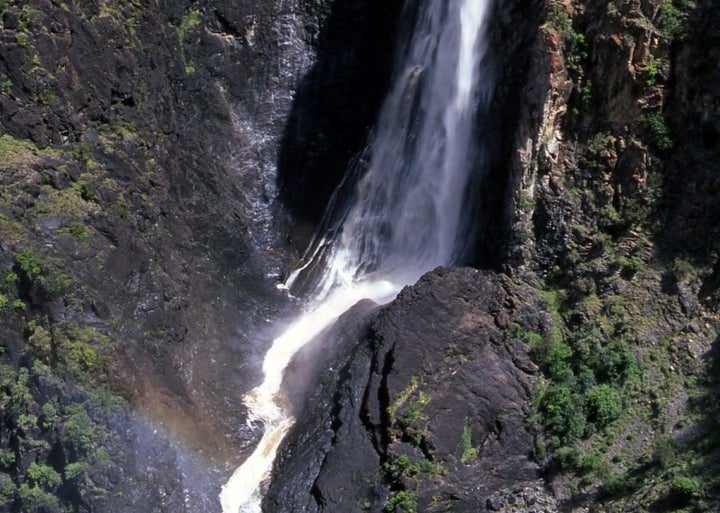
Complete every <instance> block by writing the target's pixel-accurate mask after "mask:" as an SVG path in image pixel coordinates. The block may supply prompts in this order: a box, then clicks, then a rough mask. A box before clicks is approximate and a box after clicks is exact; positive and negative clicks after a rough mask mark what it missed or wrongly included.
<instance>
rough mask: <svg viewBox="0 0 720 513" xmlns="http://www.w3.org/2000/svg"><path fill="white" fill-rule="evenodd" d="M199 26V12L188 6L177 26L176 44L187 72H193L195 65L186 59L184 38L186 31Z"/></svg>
mask: <svg viewBox="0 0 720 513" xmlns="http://www.w3.org/2000/svg"><path fill="white" fill-rule="evenodd" d="M199 26H200V13H199V12H198V10H197V9H194V8H190V9H188V10H187V11H186V12H185V16H183V19H182V21H181V22H180V25H179V26H178V28H177V44H178V48H180V53H181V55H182V60H183V62H185V72H186V73H188V74H192V73H195V66H194V65H193V64H192V63H190V62H188V61H187V58H186V56H185V38H186V37H187V35H188V33H189V32H190V31H192V30H194V29H196V28H197V27H199Z"/></svg>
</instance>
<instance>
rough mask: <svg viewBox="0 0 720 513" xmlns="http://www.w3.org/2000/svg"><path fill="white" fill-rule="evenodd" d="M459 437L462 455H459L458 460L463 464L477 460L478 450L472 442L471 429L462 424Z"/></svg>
mask: <svg viewBox="0 0 720 513" xmlns="http://www.w3.org/2000/svg"><path fill="white" fill-rule="evenodd" d="M460 438H461V442H462V455H461V456H460V462H461V463H462V464H463V465H467V464H468V463H472V462H473V461H475V460H477V457H478V451H477V449H476V448H475V447H474V446H473V444H472V429H471V428H470V426H468V425H465V426H463V430H462V435H461V437H460Z"/></svg>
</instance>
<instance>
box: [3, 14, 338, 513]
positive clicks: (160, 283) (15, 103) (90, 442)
mask: <svg viewBox="0 0 720 513" xmlns="http://www.w3.org/2000/svg"><path fill="white" fill-rule="evenodd" d="M326 8H327V6H324V5H323V4H322V3H321V2H315V3H312V2H309V3H302V5H300V3H292V2H286V3H284V4H283V5H267V4H266V3H258V2H237V1H227V2H224V1H223V2H192V3H191V2H157V3H153V4H152V5H150V4H147V3H144V2H143V3H141V2H93V1H79V2H54V1H53V2H51V1H43V0H38V1H32V2H14V1H4V2H0V11H1V12H2V18H1V19H2V23H3V33H2V36H3V39H2V42H1V43H0V78H1V79H2V96H1V97H0V126H1V127H2V137H1V138H0V153H1V158H2V164H0V166H1V167H2V174H1V176H0V181H1V182H2V193H1V194H2V196H1V200H0V213H1V217H0V249H1V251H0V272H1V275H2V286H1V287H0V289H1V290H0V315H1V316H2V322H0V326H1V327H0V337H1V339H2V350H1V351H0V359H1V362H0V363H1V364H2V372H3V374H2V376H3V377H2V398H3V399H2V401H3V402H2V404H3V418H2V426H0V446H1V449H2V454H3V458H2V463H0V471H2V475H1V476H0V479H2V483H3V487H2V489H3V492H2V496H1V497H0V504H2V506H0V509H3V510H5V509H4V508H10V509H11V510H13V511H15V510H17V511H20V510H23V511H30V510H33V511H35V509H33V508H45V509H48V508H49V509H50V510H58V508H60V507H65V506H67V507H72V508H75V509H76V510H79V511H106V510H112V511H130V510H136V511H184V510H185V509H186V508H190V509H191V510H197V509H198V508H201V507H209V508H211V509H215V508H216V507H218V506H217V499H216V495H217V491H218V490H217V489H218V487H219V485H220V484H221V483H222V481H223V477H224V473H218V474H217V475H214V476H211V477H208V475H209V473H210V472H211V471H210V470H208V469H215V468H222V469H223V470H226V468H225V467H224V465H225V463H226V461H227V462H230V463H231V464H234V463H236V462H237V460H238V458H239V457H240V452H241V451H240V450H239V449H238V446H242V443H243V441H244V440H245V439H246V438H248V437H249V436H250V435H248V434H245V433H244V432H242V431H241V430H239V429H238V426H242V425H244V424H243V422H242V417H243V411H242V410H241V409H240V408H230V409H228V408H227V405H226V402H225V401H226V400H227V399H228V392H227V390H240V389H244V388H248V386H249V385H248V383H250V382H252V380H253V379H254V377H255V376H256V373H257V367H256V365H255V363H256V359H257V358H258V357H259V355H260V354H262V352H263V350H264V348H263V347H262V344H261V343H259V344H257V345H256V343H255V342H254V341H253V340H250V339H249V338H248V337H247V333H248V332H252V331H254V328H252V327H251V326H254V325H256V324H264V323H265V322H266V321H265V319H266V318H267V317H268V316H269V315H270V313H269V312H270V311H272V310H273V309H275V308H281V307H282V304H283V300H282V297H281V296H280V295H279V294H278V293H277V292H276V291H275V289H274V282H275V278H274V277H275V276H277V275H279V274H280V273H281V272H282V268H283V260H284V258H285V257H284V256H281V253H282V248H281V246H280V243H279V242H278V241H279V240H281V239H282V238H283V237H282V236H280V235H276V234H279V233H281V231H282V230H281V228H279V226H282V225H283V222H284V221H283V219H284V217H283V215H282V214H281V213H280V211H281V209H280V208H278V207H276V204H275V203H274V198H275V192H274V190H275V187H276V185H275V179H276V174H275V162H276V154H277V151H278V150H277V148H278V144H279V140H280V136H281V135H282V130H283V126H284V122H285V118H286V116H287V114H288V111H289V108H290V103H291V100H292V94H293V90H294V88H295V87H296V85H297V81H298V80H299V78H300V77H301V76H302V74H303V73H304V71H306V69H307V68H308V66H309V65H310V64H311V62H312V61H311V54H310V51H309V49H310V47H311V44H312V41H313V37H314V34H315V33H316V32H317V30H318V25H319V24H320V22H321V19H322V13H321V11H323V10H324V9H326ZM275 210H277V212H276V214H277V215H273V214H272V212H273V211H275ZM276 222H277V224H275V223H276ZM260 342H262V341H260ZM218 362H219V363H218ZM109 391H111V392H113V393H114V394H120V395H121V396H122V397H123V398H124V399H125V400H127V401H128V402H129V403H130V404H133V405H134V406H136V407H138V408H139V410H140V411H143V412H145V414H146V415H147V417H148V420H147V422H146V421H140V420H138V418H137V417H132V418H130V417H128V416H127V415H126V413H123V412H126V411H127V407H126V406H127V403H126V406H122V403H117V402H114V401H115V400H116V399H113V400H108V398H109V397H112V396H111V395H110V394H109ZM6 404H8V405H9V406H8V408H7V409H5V405H6ZM146 423H147V424H149V426H150V427H146V425H145V424H146ZM154 432H155V433H154ZM158 432H160V434H157V433H158ZM163 433H167V434H169V435H171V439H176V440H179V441H180V444H179V447H180V449H181V450H180V451H179V453H178V455H177V456H176V448H174V447H171V445H170V443H169V442H167V441H164V439H163V438H162V436H163V435H162V434H163ZM228 440H231V442H228ZM183 446H185V447H187V448H189V451H188V453H185V451H184V449H183ZM196 451H200V453H201V454H205V455H208V456H207V458H208V461H204V459H205V458H206V457H205V456H202V457H197V458H196V456H197V454H198V452H196ZM213 459H214V461H210V460H213ZM38 469H39V470H38ZM180 469H182V473H184V474H185V476H186V478H185V479H184V478H183V476H182V475H181V473H180ZM202 472H204V473H205V475H204V476H203V475H202ZM43 473H45V474H43ZM43 475H45V476H46V477H42V476H43ZM28 476H34V477H28ZM47 476H50V477H47ZM183 482H185V485H186V486H187V487H189V490H191V492H190V495H191V497H190V498H189V499H188V498H186V497H185V496H184V492H183V487H184V485H183ZM43 501H44V502H43ZM78 508H79V509H78ZM37 511H40V509H37ZM43 511H44V510H43Z"/></svg>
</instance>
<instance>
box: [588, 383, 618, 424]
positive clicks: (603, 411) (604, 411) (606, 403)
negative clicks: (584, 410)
mask: <svg viewBox="0 0 720 513" xmlns="http://www.w3.org/2000/svg"><path fill="white" fill-rule="evenodd" d="M587 402H588V410H589V413H590V417H589V418H590V420H591V421H592V422H593V423H594V424H595V425H596V426H597V427H598V428H600V429H603V428H605V427H607V426H608V425H610V424H611V423H612V422H613V421H615V420H616V419H617V418H618V417H619V416H620V413H622V407H623V401H622V396H621V395H620V394H619V393H618V391H617V390H615V389H614V388H613V387H611V386H610V385H607V384H602V385H598V386H596V387H595V388H592V389H591V390H590V391H589V392H588V394H587Z"/></svg>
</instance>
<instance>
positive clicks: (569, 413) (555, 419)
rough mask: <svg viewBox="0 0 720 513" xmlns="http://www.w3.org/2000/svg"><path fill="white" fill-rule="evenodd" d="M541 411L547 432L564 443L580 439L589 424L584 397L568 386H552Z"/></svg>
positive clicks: (544, 395)
mask: <svg viewBox="0 0 720 513" xmlns="http://www.w3.org/2000/svg"><path fill="white" fill-rule="evenodd" d="M540 409H541V411H542V413H543V414H544V421H545V422H544V424H545V429H546V431H547V432H548V433H549V434H551V435H554V436H556V437H558V438H559V440H560V441H561V442H563V443H569V442H572V441H574V440H578V439H580V438H581V437H582V436H583V434H584V433H585V426H586V423H587V419H586V413H585V411H584V407H583V404H582V397H581V396H580V395H578V394H577V393H574V392H572V391H571V390H570V388H568V387H567V386H566V385H551V386H550V387H549V388H548V389H547V391H546V392H545V394H543V397H542V400H541V405H540Z"/></svg>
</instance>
